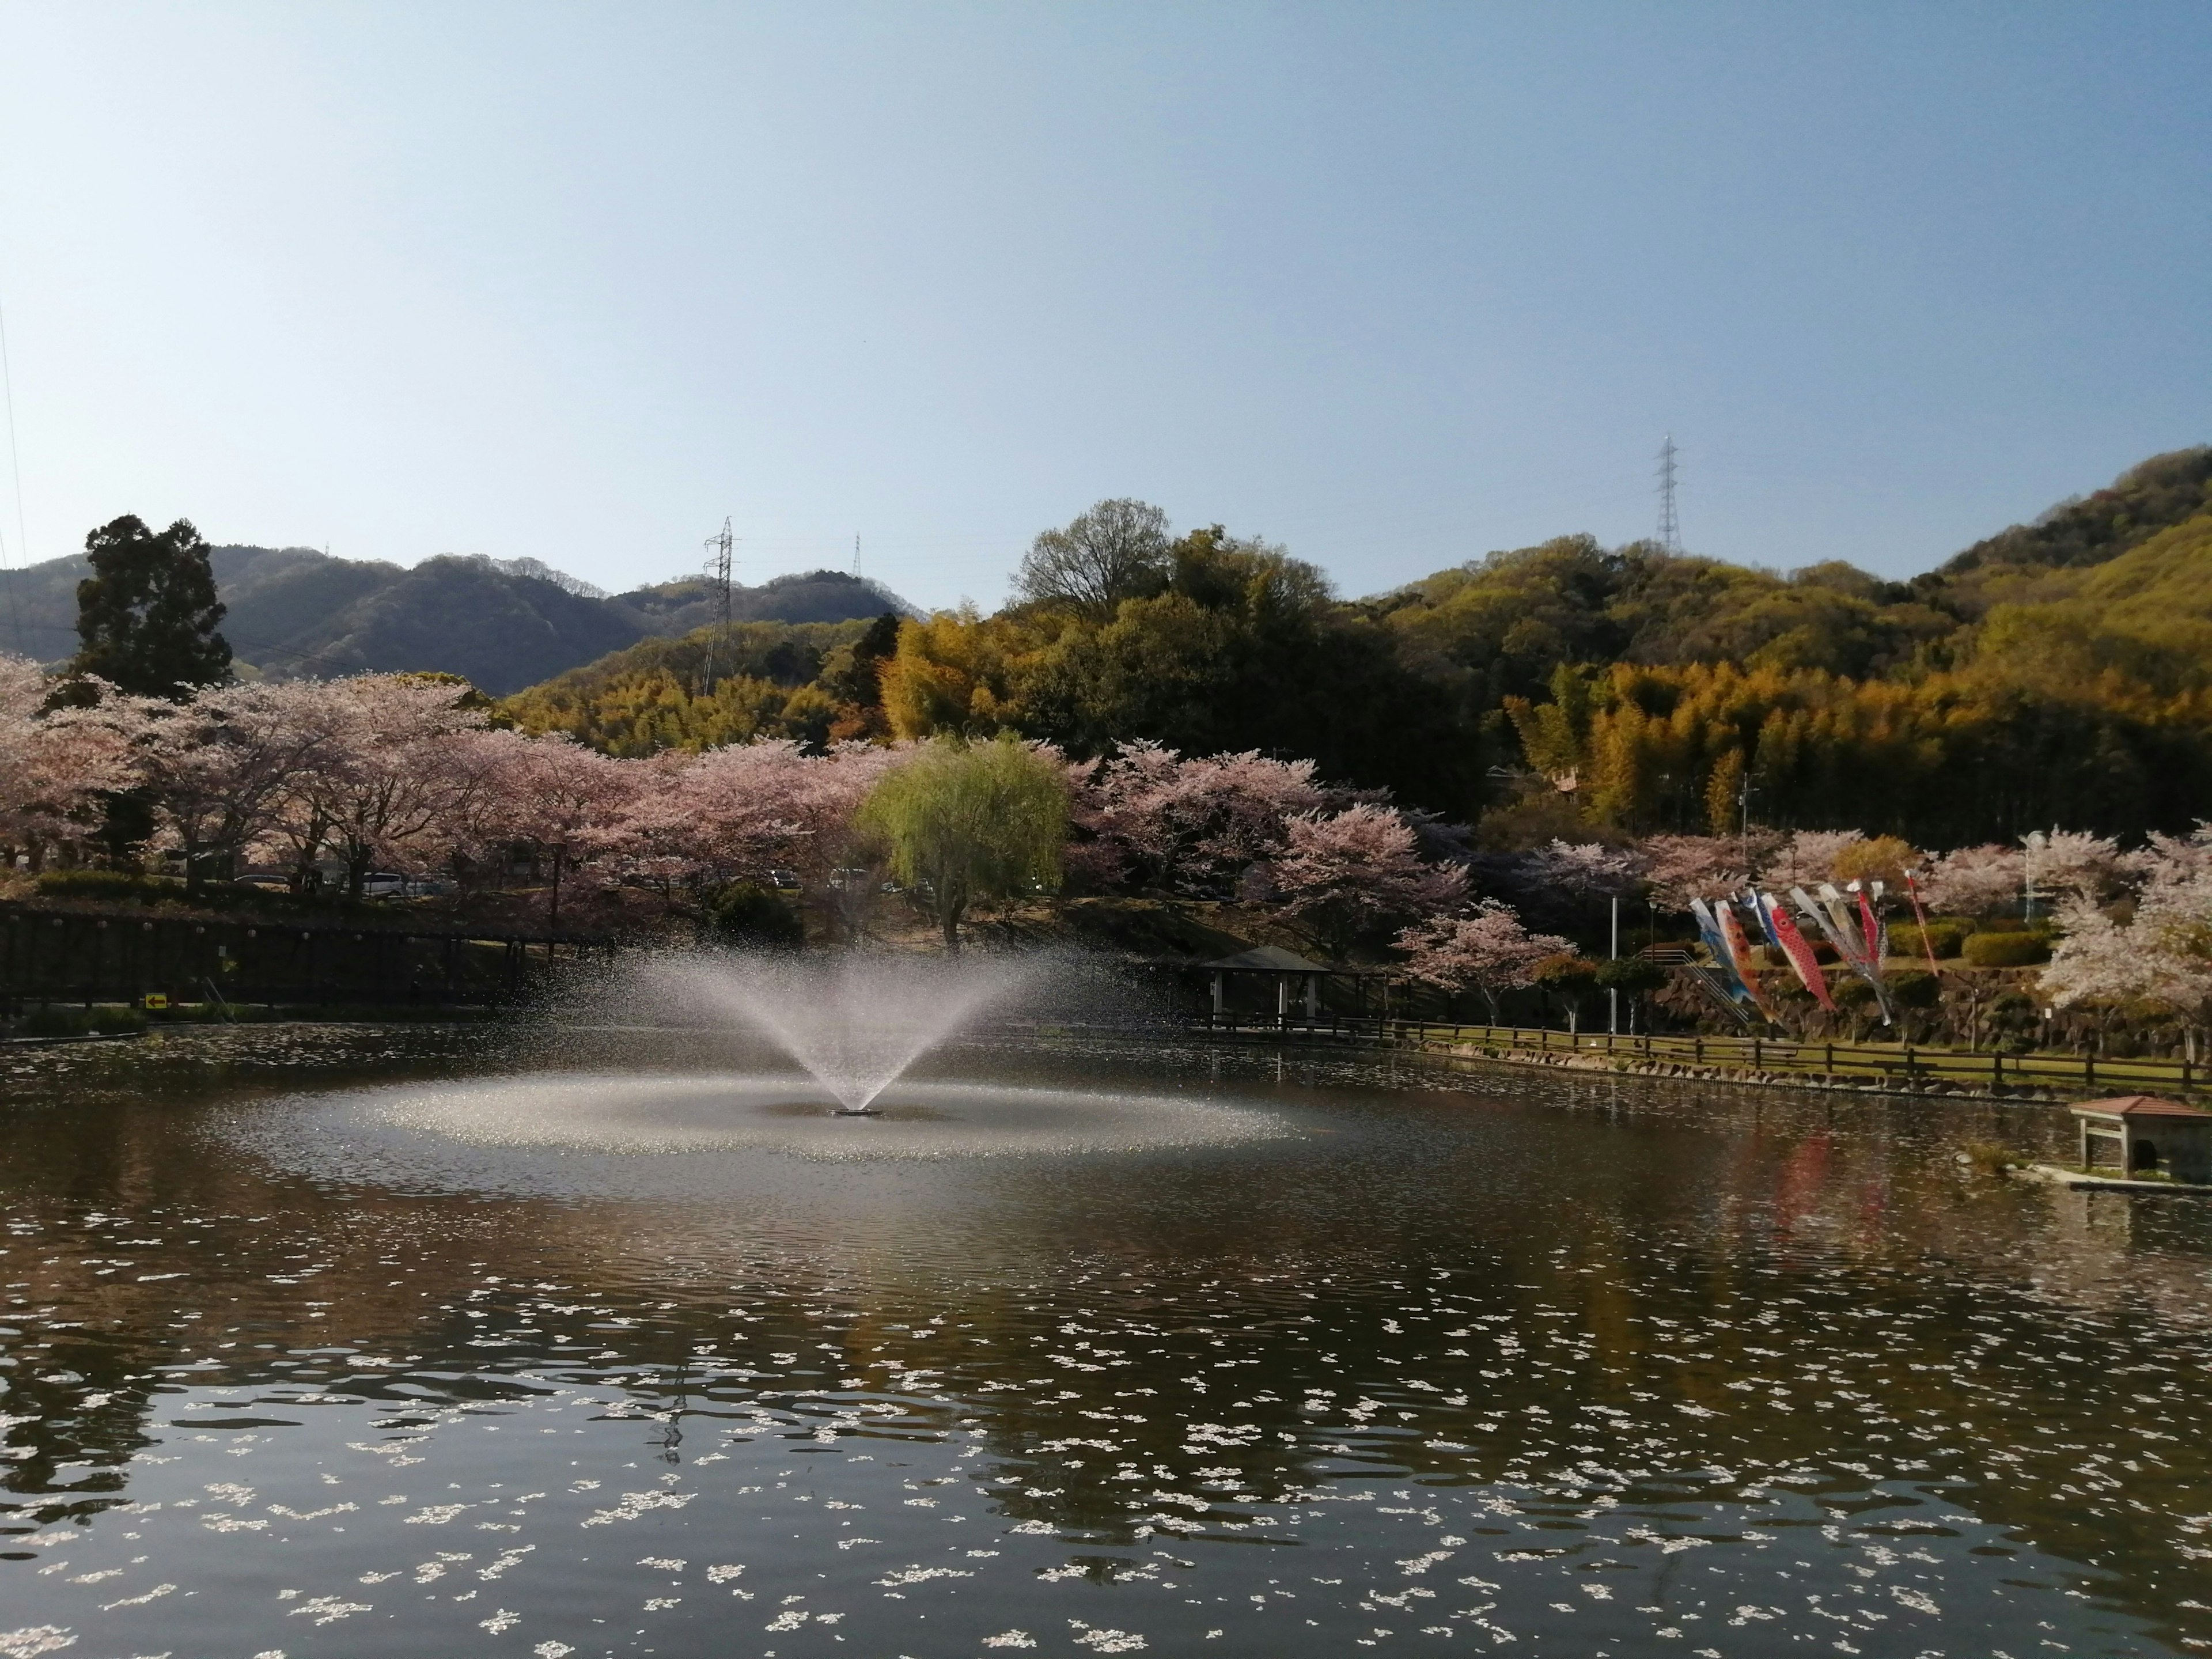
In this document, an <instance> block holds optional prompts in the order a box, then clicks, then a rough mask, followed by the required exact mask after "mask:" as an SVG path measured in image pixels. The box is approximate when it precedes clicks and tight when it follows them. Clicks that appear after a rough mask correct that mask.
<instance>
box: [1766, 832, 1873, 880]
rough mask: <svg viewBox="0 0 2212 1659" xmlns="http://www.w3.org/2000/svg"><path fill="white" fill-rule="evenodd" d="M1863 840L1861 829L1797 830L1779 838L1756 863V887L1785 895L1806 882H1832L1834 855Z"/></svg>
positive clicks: (1864, 833)
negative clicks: (1757, 879) (1757, 877)
mask: <svg viewBox="0 0 2212 1659" xmlns="http://www.w3.org/2000/svg"><path fill="white" fill-rule="evenodd" d="M1865 839H1866V832H1865V831H1864V830H1863V829H1799V830H1796V831H1795V832H1793V833H1792V834H1790V835H1788V836H1782V837H1781V838H1779V840H1778V841H1777V842H1776V843H1775V845H1774V847H1773V848H1772V849H1771V851H1769V852H1768V853H1767V854H1766V855H1765V857H1764V858H1763V859H1761V860H1759V885H1760V886H1761V887H1763V888H1766V889H1768V890H1771V891H1773V892H1778V893H1786V892H1788V891H1789V890H1790V889H1791V888H1792V887H1798V886H1802V885H1804V884H1807V883H1811V882H1823V881H1830V880H1832V879H1834V878H1835V873H1836V859H1837V856H1838V854H1841V853H1842V852H1843V851H1844V849H1845V848H1851V847H1856V846H1857V845H1858V844H1859V843H1860V842H1863V841H1864V840H1865Z"/></svg>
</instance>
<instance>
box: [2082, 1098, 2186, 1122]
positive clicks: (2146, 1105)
mask: <svg viewBox="0 0 2212 1659" xmlns="http://www.w3.org/2000/svg"><path fill="white" fill-rule="evenodd" d="M2069 1110H2071V1111H2076V1112H2092V1113H2094V1114H2095V1115H2097V1116H2099V1117H2205V1118H2212V1112H2208V1111H2206V1110H2204V1109H2203V1108H2202V1107H2198V1106H2190V1105H2185V1104H2184V1103H2182V1102H2180V1101H2179V1100H2167V1099H2166V1098H2164V1097H2161V1096H2159V1095H2114V1096H2113V1097H2112V1098H2111V1099H2109V1100H2077V1101H2075V1103H2074V1104H2073V1105H2072V1106H2071V1107H2069Z"/></svg>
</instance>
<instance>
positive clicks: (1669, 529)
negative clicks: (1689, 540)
mask: <svg viewBox="0 0 2212 1659" xmlns="http://www.w3.org/2000/svg"><path fill="white" fill-rule="evenodd" d="M1674 454H1675V451H1674V434H1673V433H1671V432H1670V433H1668V435H1667V441H1666V442H1665V443H1663V444H1662V445H1660V446H1659V545H1660V546H1661V547H1662V548H1664V549H1665V550H1667V551H1668V552H1669V553H1680V551H1681V550H1682V526H1681V523H1680V520H1677V519H1676V518H1675V516H1674V472H1675V467H1674Z"/></svg>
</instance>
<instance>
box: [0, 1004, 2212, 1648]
mask: <svg viewBox="0 0 2212 1659" xmlns="http://www.w3.org/2000/svg"><path fill="white" fill-rule="evenodd" d="M4 1063H5V1064H6V1065H7V1066H9V1068H10V1071H9V1074H8V1075H7V1076H6V1077H5V1078H4V1079H0V1124H3V1125H4V1129H5V1135H6V1139H5V1141H4V1143H3V1144H4V1151H0V1193H4V1195H5V1223H6V1232H7V1236H6V1237H5V1238H4V1239H0V1281H4V1284H5V1289H4V1291H0V1390H3V1391H0V1440H4V1449H0V1458H3V1459H4V1461H0V1656H4V1659H29V1656H36V1655H40V1654H44V1653H50V1652H62V1651H64V1650H66V1651H67V1652H68V1653H69V1654H70V1656H71V1659H78V1656H103V1659H105V1656H118V1659H122V1656H155V1655H169V1656H173V1659H202V1656H206V1659H271V1656H276V1655H279V1654H281V1655H283V1656H287V1659H302V1656H312V1655H330V1656H345V1659H371V1656H384V1655H393V1656H398V1655H403V1654H404V1655H410V1656H420V1655H433V1656H442V1655H448V1654H461V1653H468V1654H492V1655H499V1654H512V1655H515V1656H518V1659H519V1656H523V1655H530V1656H534V1659H563V1656H568V1655H570V1654H574V1655H579V1656H587V1659H597V1656H602V1655H633V1654H654V1655H665V1656H690V1655H700V1656H705V1655H714V1656H743V1659H752V1656H759V1659H824V1656H830V1655H838V1656H843V1655H854V1656H860V1655H866V1656H882V1659H893V1656H899V1655H905V1656H909V1659H939V1656H952V1655H962V1656H966V1655H975V1656H987V1655H991V1654H994V1653H997V1652H1000V1651H1001V1650H1006V1651H1014V1650H1034V1651H1035V1652H1036V1653H1038V1654H1040V1655H1050V1654H1059V1655H1063V1656H1079V1655H1085V1654H1091V1653H1129V1652H1140V1651H1143V1652H1153V1653H1161V1654H1173V1655H1177V1656H1182V1655H1216V1654H1218V1655H1221V1656H1249V1659H1259V1656H1285V1655H1307V1654H1347V1655H1348V1654H1352V1653H1355V1652H1361V1651H1364V1650H1368V1649H1370V1648H1373V1649H1382V1650H1412V1651H1414V1652H1425V1651H1429V1650H1437V1651H1453V1652H1460V1651H1490V1650H1497V1649H1501V1648H1503V1649H1507V1650H1510V1651H1512V1652H1515V1653H1517V1654H1522V1655H1529V1654H1539V1653H1555V1654H1562V1655H1575V1656H1593V1655H1607V1656H1626V1655H1649V1654H1674V1653H1680V1654H1681V1655H1684V1656H1686V1659H1687V1656H1698V1659H1719V1656H1727V1659H1735V1656H1753V1655H1758V1656H1765V1655H1774V1654H1782V1653H1796V1652H1806V1653H1816V1652H1817V1653H1841V1654H1864V1655H1883V1656H1888V1655H1895V1656H1915V1659H1917V1656H1959V1655H1970V1654H1971V1655H2002V1656H2006V1659H2029V1656H2042V1655H2045V1654H2051V1653H2073V1654H2168V1653H2175V1654H2179V1653H2185V1652H2189V1651H2193V1650H2202V1649H2205V1648H2207V1647H2212V1538H2209V1537H2208V1529H2212V1490H2208V1486H2207V1475H2208V1473H2209V1472H2212V1434H2208V1432H2207V1431H2208V1428H2209V1427H2212V1405H2208V1401H2207V1390H2206V1387H2205V1382H2206V1370H2207V1364H2208V1361H2212V1331H2208V1324H2207V1319H2206V1311H2207V1308H2208V1300H2207V1272H2208V1268H2212V1206H2202V1207H2200V1206H2197V1205H2195V1204H2192V1203H2191V1202H2190V1201H2188V1200H2168V1201H2165V1202H2150V1201H2144V1200H2130V1199H2128V1198H2125V1197H2124V1196H2113V1195H2108V1194H2073V1193H2065V1192H2061V1191H2057V1190H2054V1189H2049V1188H2041V1187H2034V1186H2027V1185H2023V1184H2007V1183H2004V1182H1998V1181H1993V1180H1990V1179H1989V1178H1987V1177H1984V1176H1978V1175H1977V1174H1975V1173H1974V1172H1973V1170H1972V1166H1971V1165H1969V1164H1964V1163H1962V1162H1960V1158H1959V1156H1958V1155H1959V1153H1960V1151H1961V1149H1963V1148H1964V1147H1966V1146H1968V1145H1970V1144H1971V1143H1972V1142H1974V1141H1976V1140H2002V1141H2005V1142H2008V1143H2009V1144H2011V1145H2014V1146H2021V1147H2025V1148H2034V1149H2039V1150H2045V1151H2049V1150H2055V1149H2057V1147H2058V1146H2060V1145H2061V1144H2062V1141H2063V1136H2064V1135H2065V1133H2066V1128H2065V1124H2064V1121H2063V1115H2059V1114H2057V1113H2054V1112H2051V1111H2050V1110H2048V1109H2033V1108H2023V1107H2018V1106H2014V1107H2002V1108H2001V1107H1996V1106H1990V1105H1986V1104H1983V1105H1966V1104H1960V1103H1916V1102H1909V1101H1901V1100H1875V1099H1868V1098H1851V1097H1824V1096H1812V1095H1791V1094H1785V1093H1778V1092H1769V1091H1742V1090H1731V1089H1718V1088H1714V1087H1711V1086H1709V1085H1697V1086H1690V1085H1675V1084H1661V1083H1655V1082H1650V1081H1645V1080H1639V1079H1614V1078H1598V1077H1587V1076H1584V1077H1574V1078H1568V1077H1562V1076H1556V1075H1551V1074H1545V1073H1531V1072H1528V1071H1520V1070H1512V1069H1507V1068H1503V1067H1485V1066H1449V1065H1443V1064H1437V1063H1433V1062H1426V1061H1417V1060H1392V1059H1389V1058H1387V1057H1365V1058H1363V1057H1358V1056H1349V1055H1344V1054H1280V1055H1279V1054H1276V1053H1275V1052H1273V1051H1272V1050H1261V1049H1229V1048H1177V1047H1175V1046H1173V1045H1172V1044H1159V1043H1150V1044H1146V1043H1136V1042H1127V1043H1110V1042H1083V1041H1075V1040H1066V1041H1060V1042H1048V1043H1043V1044H1042V1045H1040V1044H1039V1043H1037V1042H1023V1043H1014V1042H977V1043H974V1044H970V1045H968V1046H964V1047H962V1048H957V1049H953V1050H951V1051H947V1052H944V1053H941V1054H939V1055H937V1056H935V1057H934V1058H933V1060H931V1061H930V1062H929V1063H928V1064H927V1066H925V1068H924V1074H923V1075H921V1076H920V1077H918V1078H917V1079H915V1080H914V1081H913V1082H911V1083H909V1084H907V1085H900V1086H899V1087H898V1088H896V1089H895V1090H894V1091H892V1092H891V1093H890V1095H887V1096H886V1097H885V1098H884V1105H885V1107H886V1113H885V1115H884V1117H882V1118H879V1119H846V1120H832V1119H829V1118H826V1117H825V1116H823V1109H822V1107H821V1105H820V1103H819V1102H818V1100H817V1098H815V1097H812V1096H811V1094H810V1091H808V1090H806V1089H805V1087H804V1086H803V1085H799V1083H797V1082H796V1081H795V1080H794V1079H790V1078H787V1077H778V1076H775V1075H774V1068H773V1065H772V1063H771V1062H769V1061H767V1060H764V1058H763V1057H762V1056H758V1055H750V1054H744V1053H742V1052H740V1051H738V1050H735V1049H732V1048H725V1047H722V1046H720V1045H719V1044H717V1043H714V1042H710V1041H708V1040H707V1039H704V1038H700V1037H695V1036H675V1035H671V1034H670V1033H667V1032H653V1031H642V1030H568V1031H566V1032H563V1033H560V1034H558V1036H557V1037H556V1036H549V1035H547V1034H544V1033H539V1034H535V1035H533V1034H531V1033H527V1032H522V1031H516V1030H495V1029H436V1030H392V1029H383V1030H364V1029H360V1028H356V1029H351V1030H343V1029H339V1028H312V1027H294V1028H283V1027H269V1028H261V1029H255V1028H243V1029H240V1030H233V1031H204V1032H191V1033H184V1034H179V1035H173V1036H161V1037H159V1038H155V1039H149V1040H148V1041H146V1042H140V1043H133V1044H113V1045H107V1046H104V1047H92V1046H79V1047H74V1048H55V1049H47V1050H40V1051H34V1052H31V1053H28V1054H19V1055H11V1056H9V1057H8V1059H7V1060H6V1061H5V1062H4ZM764 1067H765V1068H766V1069H765V1071H764V1069H763V1068H764Z"/></svg>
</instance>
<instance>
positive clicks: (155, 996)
mask: <svg viewBox="0 0 2212 1659" xmlns="http://www.w3.org/2000/svg"><path fill="white" fill-rule="evenodd" d="M139 1000H140V1003H141V1004H142V1006H144V1007H146V1008H148V1009H149V1010H152V1011H155V1012H158V1011H160V1010H161V1009H163V1008H166V1007H167V1006H169V999H168V998H167V996H166V995H164V994H162V993H161V992H159V991H149V992H147V993H146V994H145V995H144V996H143V997H142V998H141V999H139Z"/></svg>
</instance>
